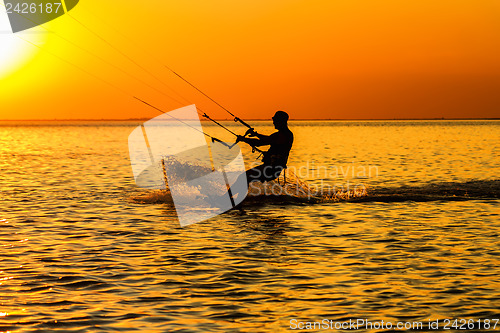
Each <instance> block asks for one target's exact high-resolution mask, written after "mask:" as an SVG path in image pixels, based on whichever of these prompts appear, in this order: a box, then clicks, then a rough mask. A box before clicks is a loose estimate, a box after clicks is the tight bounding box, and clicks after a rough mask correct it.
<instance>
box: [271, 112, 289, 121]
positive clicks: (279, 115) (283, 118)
mask: <svg viewBox="0 0 500 333" xmlns="http://www.w3.org/2000/svg"><path fill="white" fill-rule="evenodd" d="M288 118H289V117H288V113H286V112H285V111H276V113H275V114H274V116H273V120H281V121H288Z"/></svg>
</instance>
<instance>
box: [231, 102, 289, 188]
mask: <svg viewBox="0 0 500 333" xmlns="http://www.w3.org/2000/svg"><path fill="white" fill-rule="evenodd" d="M288 118H289V117H288V114H287V113H286V112H285V111H277V112H276V113H275V114H274V116H273V117H272V120H273V124H274V128H276V129H277V130H278V131H277V132H275V133H273V134H271V135H263V134H259V133H257V132H255V131H250V136H253V137H257V139H252V138H246V137H243V136H238V138H237V140H236V141H237V142H239V141H242V142H245V143H247V144H249V145H250V146H252V147H259V146H267V145H270V146H271V147H270V148H269V150H268V151H267V152H264V153H263V158H262V164H261V165H259V166H256V167H255V168H252V169H249V170H247V172H246V178H247V182H248V183H251V182H254V181H259V182H266V181H272V180H274V179H276V178H278V177H279V175H280V174H281V172H282V171H283V170H284V169H286V164H287V162H288V155H289V154H290V149H291V148H292V144H293V133H292V131H290V129H289V128H288Z"/></svg>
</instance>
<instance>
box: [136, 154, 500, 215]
mask: <svg viewBox="0 0 500 333" xmlns="http://www.w3.org/2000/svg"><path fill="white" fill-rule="evenodd" d="M164 163H165V166H164V167H163V177H164V181H165V183H166V184H168V181H167V173H168V180H170V183H172V184H174V183H175V184H176V185H174V186H176V193H182V194H183V196H185V199H186V200H189V199H194V198H197V199H199V198H202V199H203V198H206V197H208V196H210V195H222V194H224V193H225V192H226V191H227V188H226V186H225V184H211V185H210V191H206V190H204V189H202V188H200V187H193V186H188V185H187V184H186V180H189V179H194V178H196V177H198V176H200V175H203V174H208V173H210V172H212V169H211V168H210V167H207V166H204V165H200V164H196V163H195V162H193V161H192V160H191V161H188V162H186V161H179V160H176V159H173V158H168V159H166V160H165V162H164ZM499 198H500V180H470V181H466V182H439V183H429V184H424V185H420V186H401V187H383V186H373V187H366V186H365V185H356V186H352V185H347V186H314V185H312V184H310V183H309V182H308V181H306V180H303V179H301V178H300V177H299V176H297V175H296V174H295V173H294V172H293V170H291V169H286V170H285V171H284V172H282V173H281V175H280V176H279V178H277V179H276V180H273V181H270V182H264V183H261V182H252V183H250V184H249V187H248V194H247V196H246V198H245V200H244V201H243V205H246V206H252V205H261V204H266V203H282V204H287V203H288V204H299V203H306V204H307V203H310V204H320V203H335V202H403V201H416V202H426V201H439V200H441V201H460V200H480V199H494V200H495V199H499ZM130 200H131V201H132V202H135V203H143V204H158V203H167V204H173V199H172V196H171V191H170V187H169V186H168V185H167V186H166V188H165V189H162V190H143V191H141V192H140V193H137V194H134V195H132V196H131V197H130Z"/></svg>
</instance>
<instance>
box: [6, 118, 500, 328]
mask: <svg viewBox="0 0 500 333" xmlns="http://www.w3.org/2000/svg"><path fill="white" fill-rule="evenodd" d="M227 124H228V125H229V126H231V128H232V129H234V130H236V131H240V132H243V131H244V129H243V128H241V127H238V126H237V125H236V124H235V123H233V122H228V123H227ZM254 124H255V125H256V127H257V128H258V129H259V131H260V132H261V133H271V132H272V130H273V129H272V125H271V124H270V123H268V122H254ZM137 125H138V123H137V122H33V123H29V122H2V123H0V170H1V173H0V208H1V209H0V246H1V248H2V252H1V253H2V255H1V256H0V331H24V332H52V331H61V332H101V331H110V332H114V331H122V332H129V331H140V332H285V331H290V330H291V328H298V327H299V325H302V326H301V327H306V326H304V325H306V324H305V323H306V322H314V321H322V320H324V319H325V320H331V322H329V323H331V325H332V327H333V325H334V323H343V322H346V321H349V320H354V321H355V320H357V319H363V320H366V321H371V323H372V324H373V323H375V326H373V327H372V328H373V329H370V327H364V328H363V330H362V331H397V330H396V329H395V328H394V327H393V328H392V330H390V329H387V327H380V326H379V327H378V329H377V325H376V324H377V323H380V322H381V321H382V320H383V321H384V322H385V323H387V322H391V323H392V324H393V325H396V323H398V322H401V323H414V322H417V323H418V322H422V323H423V325H424V328H425V327H427V326H425V325H428V320H429V319H430V320H432V321H436V320H439V325H440V327H441V328H443V327H444V326H445V325H446V323H448V328H452V329H453V328H454V327H452V325H453V320H455V319H458V322H456V323H458V325H461V324H462V323H463V321H462V322H460V320H461V319H462V320H465V319H467V320H471V319H472V320H473V321H468V322H467V323H468V325H469V326H468V328H469V329H474V330H479V329H481V328H485V326H484V325H485V320H490V321H489V322H488V323H489V326H488V327H489V330H490V331H491V330H493V328H494V327H493V325H494V324H495V321H494V319H499V318H500V310H499V307H498V304H500V266H499V260H498V258H499V255H500V237H499V236H500V218H499V213H500V205H499V195H500V185H499V184H500V177H499V171H500V121H366V122H355V121H349V122H340V121H337V122H335V121H328V122H306V121H295V122H291V125H290V127H291V129H292V131H293V132H294V133H295V144H294V147H293V150H292V153H291V156H290V161H289V165H290V168H291V169H293V170H294V172H295V174H297V175H298V176H299V177H300V178H301V179H303V180H304V181H307V182H308V183H309V184H310V185H311V186H315V187H317V188H321V189H323V188H325V189H326V188H333V187H336V188H348V187H352V186H363V187H365V188H366V189H367V191H368V195H367V196H366V197H363V198H358V199H356V200H348V201H341V202H329V203H319V204H308V203H294V202H289V203H287V202H271V201H270V202H266V201H265V200H261V202H260V203H259V204H258V205H249V206H246V207H244V210H243V211H238V210H234V211H230V212H227V213H225V214H223V215H221V216H218V217H215V218H213V219H210V220H208V221H205V222H202V223H198V224H194V225H191V226H188V227H185V228H181V227H180V226H179V224H178V221H177V219H176V214H175V209H174V208H173V207H172V206H171V205H169V204H166V203H161V202H160V203H154V204H153V203H141V202H137V201H136V200H134V198H135V197H136V196H138V195H144V194H145V191H146V190H142V189H139V188H137V186H136V185H135V183H134V179H133V176H132V171H131V167H130V161H129V157H128V147H127V137H128V135H129V134H130V133H131V131H132V130H133V129H134V127H135V126H137ZM204 126H205V130H206V131H207V132H210V133H212V134H214V135H216V136H218V137H220V138H221V139H228V140H231V139H232V138H231V137H228V136H227V135H226V134H225V133H224V132H222V131H221V130H220V129H219V128H218V127H214V126H212V125H210V124H207V123H204ZM242 148H243V151H244V155H245V160H246V163H247V166H248V167H250V166H252V165H254V164H256V163H257V162H258V161H256V157H257V155H256V154H252V153H251V151H250V149H249V148H248V147H244V146H243V145H242ZM146 194H147V193H146ZM447 320H448V322H447ZM294 325H295V326H294ZM470 325H472V326H470ZM481 325H483V326H481ZM455 328H456V327H455ZM495 329H496V330H500V323H498V325H496V327H495ZM330 331H337V330H335V329H331V330H330Z"/></svg>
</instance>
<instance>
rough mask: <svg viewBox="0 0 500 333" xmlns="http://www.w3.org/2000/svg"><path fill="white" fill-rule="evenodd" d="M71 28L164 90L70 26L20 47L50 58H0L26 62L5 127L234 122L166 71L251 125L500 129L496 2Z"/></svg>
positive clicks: (111, 14)
mask: <svg viewBox="0 0 500 333" xmlns="http://www.w3.org/2000/svg"><path fill="white" fill-rule="evenodd" d="M0 11H3V12H2V13H1V14H0V15H4V14H5V8H4V7H2V6H0ZM70 14H71V15H72V16H73V17H74V18H75V19H77V20H78V21H81V22H82V23H84V24H85V25H86V26H88V27H89V28H90V29H92V30H95V31H96V32H97V33H98V34H99V35H100V36H102V37H103V38H105V39H106V40H107V41H109V42H110V43H111V44H112V45H113V46H115V47H116V48H117V49H119V50H120V51H121V52H123V53H125V54H126V55H127V56H128V57H130V58H132V59H133V60H134V61H136V62H137V63H139V64H140V66H142V67H144V68H146V69H147V70H148V71H150V72H153V73H155V76H156V77H157V78H159V79H160V80H161V81H162V82H163V83H162V82H160V81H158V80H157V79H155V78H154V77H152V76H151V75H149V74H148V73H147V72H146V71H145V70H143V69H141V68H139V67H138V66H136V65H135V64H134V63H132V62H131V61H130V60H128V59H127V58H125V57H124V56H123V55H122V54H120V53H119V52H117V51H115V50H114V49H113V48H111V47H110V46H109V45H107V44H106V43H104V42H103V41H101V40H100V39H99V38H97V37H96V36H95V35H93V34H92V33H90V32H89V31H88V30H85V28H83V27H82V26H80V25H79V24H78V23H77V21H75V20H74V19H73V18H71V17H70V16H69V15H65V16H63V17H61V18H58V19H56V20H54V21H52V22H50V23H47V24H45V25H44V27H46V28H47V29H49V30H52V31H53V33H48V32H47V30H44V29H43V28H36V29H32V30H30V31H28V32H27V33H20V36H21V37H22V38H23V39H27V40H31V41H33V42H34V43H36V44H38V45H40V47H41V48H42V49H43V50H45V51H41V50H40V49H38V48H36V47H34V46H32V45H29V44H27V43H26V47H24V48H23V49H22V51H19V50H12V51H5V45H1V44H0V50H2V48H3V50H2V51H1V52H4V53H6V54H7V55H9V54H8V52H12V53H13V54H11V56H13V57H11V58H14V59H18V58H19V59H20V58H23V59H22V60H19V61H12V62H11V63H9V61H4V63H0V79H1V81H0V119H55V118H57V119H87V118H89V119H116V118H141V117H154V116H156V115H158V112H156V111H155V110H152V109H149V108H148V107H146V106H144V105H142V104H140V103H138V102H137V101H135V100H134V99H133V98H132V97H131V96H132V95H135V96H138V97H140V98H143V99H145V100H147V101H149V102H150V103H152V104H155V105H157V106H159V107H161V108H162V109H164V110H165V111H170V110H173V109H176V108H178V107H181V106H185V105H188V104H191V103H196V104H197V105H198V106H200V107H201V108H202V109H203V110H204V111H206V112H208V113H210V114H211V115H213V116H214V117H216V118H227V116H228V115H227V114H226V113H225V112H224V111H222V110H220V109H218V108H217V107H215V106H214V105H213V104H211V103H210V102H208V101H207V100H206V99H205V98H204V97H203V96H201V95H199V94H198V93H196V92H195V91H194V90H193V89H192V88H190V87H188V86H187V85H186V84H185V83H184V82H182V81H181V80H179V79H178V78H176V77H175V76H174V75H172V73H170V72H169V71H168V70H166V69H165V68H164V67H163V64H166V65H168V66H170V67H172V68H173V69H174V70H176V71H177V72H179V73H180V74H181V75H184V76H185V77H186V78H188V79H189V80H191V81H192V82H193V83H194V84H196V85H197V86H199V87H200V88H201V89H203V90H205V91H206V92H207V93H208V94H210V95H211V96H212V97H213V98H215V99H216V100H218V101H219V102H220V103H221V104H223V105H225V106H226V107H228V108H229V109H231V110H232V111H233V112H234V113H236V114H237V115H238V116H240V117H242V118H247V119H252V118H253V119H256V118H269V117H270V116H271V115H272V113H273V112H274V111H275V110H277V109H283V110H286V111H288V112H289V113H290V115H291V117H292V118H294V119H323V118H324V119H367V118H368V119H374V118H377V119H379V118H389V119H393V118H441V117H445V118H474V117H480V118H488V117H500V94H499V93H498V91H500V89H499V88H500V61H499V57H500V38H499V37H498V34H499V31H500V2H499V1H498V0H484V1H470V0H467V1H462V0H439V1H436V0H419V1H401V0H392V1H389V0H378V1H373V0H365V1H360V0H342V1H341V0H322V1H319V0H252V1H242V0H211V1H201V0H182V1H178V0H175V1H174V0H151V1H148V2H147V3H145V2H135V1H134V2H132V1H115V0H106V1H102V0H99V1H97V0H84V1H81V3H80V4H79V5H78V6H77V7H76V8H75V9H73V10H72V11H71V12H70ZM5 34H6V32H3V33H2V35H0V37H1V36H4V35H5ZM61 36H62V37H64V38H66V39H68V40H71V41H72V42H73V43H75V44H76V45H78V47H76V46H74V45H72V44H70V43H68V42H67V41H65V40H64V39H62V38H60V37H61ZM4 37H5V36H4ZM1 41H2V39H1V38H0V43H1ZM23 43H25V42H24V41H23ZM87 51H90V52H91V53H92V54H94V55H97V57H95V56H94V55H92V54H90V53H88V52H87ZM15 52H20V53H23V54H14V53H15ZM52 54H56V55H57V56H59V57H61V58H63V59H65V60H66V61H67V62H69V63H71V64H68V63H67V62H64V61H62V60H61V59H59V58H57V57H54V56H53V55H52ZM74 66H77V67H80V68H84V69H85V71H87V72H88V73H91V74H92V75H95V76H98V77H100V78H102V79H104V80H105V81H106V82H109V83H111V84H112V85H114V86H116V87H118V88H119V89H120V90H124V91H125V92H126V93H124V92H122V91H120V90H117V89H115V88H113V87H111V86H109V85H108V84H107V83H104V82H103V81H101V80H99V79H96V78H95V77H93V76H91V75H89V74H88V73H86V72H83V71H81V70H79V69H77V68H76V67H74ZM113 66H116V68H115V67H113ZM2 68H3V69H4V70H3V71H2ZM6 68H8V69H11V70H10V71H5V69H6ZM117 68H119V69H117ZM125 73H127V74H125ZM164 83H166V84H168V85H169V86H170V87H172V88H173V89H174V90H175V91H176V92H178V93H180V94H182V95H183V96H185V98H186V101H184V100H182V101H181V103H177V102H174V101H172V100H171V99H169V97H167V96H165V95H168V96H173V97H175V98H177V99H179V98H178V97H176V95H174V93H172V92H171V91H170V90H169V89H168V88H166V87H165V85H164ZM151 87H154V88H155V89H156V90H155V89H153V88H151ZM159 91H160V92H163V94H162V93H160V92H159Z"/></svg>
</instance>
